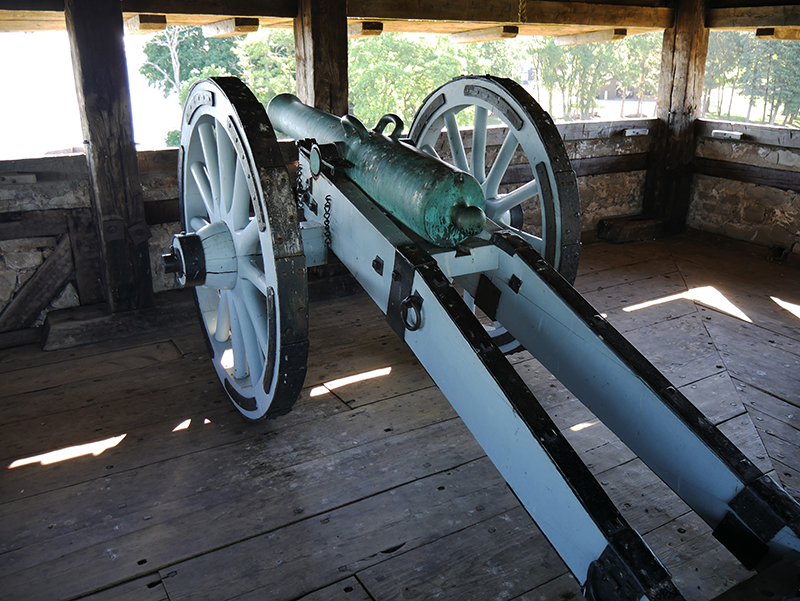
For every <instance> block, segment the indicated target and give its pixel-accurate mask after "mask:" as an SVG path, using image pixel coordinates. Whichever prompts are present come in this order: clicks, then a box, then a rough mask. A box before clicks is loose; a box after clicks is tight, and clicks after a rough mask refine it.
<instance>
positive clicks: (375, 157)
mask: <svg viewBox="0 0 800 601" xmlns="http://www.w3.org/2000/svg"><path fill="white" fill-rule="evenodd" d="M267 112H268V114H269V118H270V121H272V125H273V127H275V129H278V130H280V131H282V132H284V133H286V134H287V135H289V136H291V137H293V138H295V139H296V140H302V139H306V138H314V139H315V140H316V141H317V143H319V144H335V145H336V146H337V148H338V150H339V155H340V156H341V157H342V158H343V159H345V160H347V161H348V162H349V163H351V164H352V165H353V166H352V167H347V168H346V169H345V170H344V171H345V174H346V175H347V177H348V178H349V179H350V180H352V181H353V182H354V183H355V184H357V185H358V186H359V187H360V188H361V189H362V190H364V192H365V193H366V194H367V195H368V196H369V197H370V198H372V199H373V200H374V201H375V202H377V203H378V204H379V205H380V206H381V207H383V208H384V209H386V210H387V211H389V212H390V213H391V214H392V215H393V216H394V217H396V218H397V219H398V220H400V222H402V223H403V224H404V225H406V226H407V227H409V228H410V229H412V230H413V231H414V232H416V233H417V234H419V235H420V236H422V237H423V238H425V239H426V240H428V241H429V242H431V243H433V244H436V245H437V246H455V245H456V244H459V243H461V242H463V241H464V240H466V239H467V238H470V237H472V236H476V235H477V234H479V233H480V232H481V231H483V228H484V225H485V223H486V217H485V215H484V213H483V207H484V204H485V200H484V196H483V190H482V189H481V186H480V184H479V183H478V181H477V180H476V179H475V178H474V177H472V175H470V174H469V173H465V172H463V171H460V170H458V169H456V168H455V167H452V166H451V165H448V164H447V163H445V162H443V161H440V160H439V159H437V158H435V157H432V156H430V155H428V154H425V153H423V152H421V151H419V150H417V149H416V148H414V147H412V146H409V145H407V144H405V143H403V142H401V141H400V140H399V139H398V138H399V134H400V131H399V130H400V129H402V125H401V124H402V122H401V121H400V120H399V118H397V117H393V116H387V117H385V118H384V119H381V122H380V123H379V124H378V126H377V127H376V128H375V130H374V131H369V130H367V129H366V128H365V127H364V126H363V125H362V124H361V122H360V121H358V119H356V118H355V117H352V116H347V117H343V118H341V119H340V118H338V117H335V116H333V115H330V114H328V113H326V112H324V111H320V110H318V109H314V108H311V107H309V106H306V105H305V104H303V103H302V102H300V100H298V99H297V98H296V97H295V96H293V95H291V94H282V95H280V96H276V97H275V98H274V99H273V100H272V101H271V102H270V104H269V107H268V109H267ZM391 122H393V123H394V124H395V130H394V131H393V132H392V134H391V135H384V134H383V133H382V132H383V129H384V127H385V126H386V125H387V124H388V123H391Z"/></svg>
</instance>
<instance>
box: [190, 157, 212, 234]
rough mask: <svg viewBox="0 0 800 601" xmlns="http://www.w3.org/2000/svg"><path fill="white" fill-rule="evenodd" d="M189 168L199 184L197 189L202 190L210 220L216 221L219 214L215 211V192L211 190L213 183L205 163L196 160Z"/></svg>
mask: <svg viewBox="0 0 800 601" xmlns="http://www.w3.org/2000/svg"><path fill="white" fill-rule="evenodd" d="M189 170H190V171H191V172H192V177H194V182H195V183H196V184H197V189H198V190H199V191H200V196H201V197H202V198H203V204H204V205H205V207H206V212H207V213H208V220H209V221H214V220H215V219H216V217H217V214H216V213H215V212H214V194H213V193H212V192H211V184H209V183H208V174H207V173H206V168H205V165H203V163H201V162H200V161H196V162H194V163H192V164H191V166H190V167H189Z"/></svg>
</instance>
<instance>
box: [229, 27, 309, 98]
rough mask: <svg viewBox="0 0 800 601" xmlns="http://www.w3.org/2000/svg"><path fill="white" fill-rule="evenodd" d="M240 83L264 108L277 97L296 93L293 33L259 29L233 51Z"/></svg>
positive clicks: (281, 30)
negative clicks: (236, 59) (241, 80)
mask: <svg viewBox="0 0 800 601" xmlns="http://www.w3.org/2000/svg"><path fill="white" fill-rule="evenodd" d="M234 52H235V53H236V56H237V57H238V59H239V68H240V70H241V76H242V79H243V80H244V82H245V83H246V84H247V85H248V87H249V88H250V89H251V90H252V91H253V93H254V94H255V95H256V98H258V100H259V101H260V102H261V103H262V104H263V105H264V106H266V105H267V104H268V103H269V101H270V100H272V99H273V98H274V97H275V96H277V95H278V94H284V93H287V92H291V93H294V91H295V90H296V89H297V73H296V70H297V67H296V64H295V53H294V33H293V32H292V30H291V29H261V30H260V31H258V32H256V33H251V34H249V35H248V36H247V37H246V38H244V39H243V40H242V41H241V42H240V43H239V45H238V47H237V48H236V49H235V50H234Z"/></svg>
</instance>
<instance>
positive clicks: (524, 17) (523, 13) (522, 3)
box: [517, 0, 528, 23]
mask: <svg viewBox="0 0 800 601" xmlns="http://www.w3.org/2000/svg"><path fill="white" fill-rule="evenodd" d="M527 21H528V0H519V14H518V15H517V22H518V23H527Z"/></svg>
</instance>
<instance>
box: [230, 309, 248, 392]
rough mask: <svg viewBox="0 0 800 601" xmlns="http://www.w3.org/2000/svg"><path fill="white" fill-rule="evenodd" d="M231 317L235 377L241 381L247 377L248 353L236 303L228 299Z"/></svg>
mask: <svg viewBox="0 0 800 601" xmlns="http://www.w3.org/2000/svg"><path fill="white" fill-rule="evenodd" d="M228 309H229V313H230V317H231V349H232V350H233V377H234V378H236V379H237V380H241V379H242V378H244V377H245V376H247V352H246V350H245V346H244V336H243V332H242V330H243V329H244V328H243V325H244V324H242V322H241V321H240V320H239V314H238V312H237V311H236V303H232V302H230V299H228Z"/></svg>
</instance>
